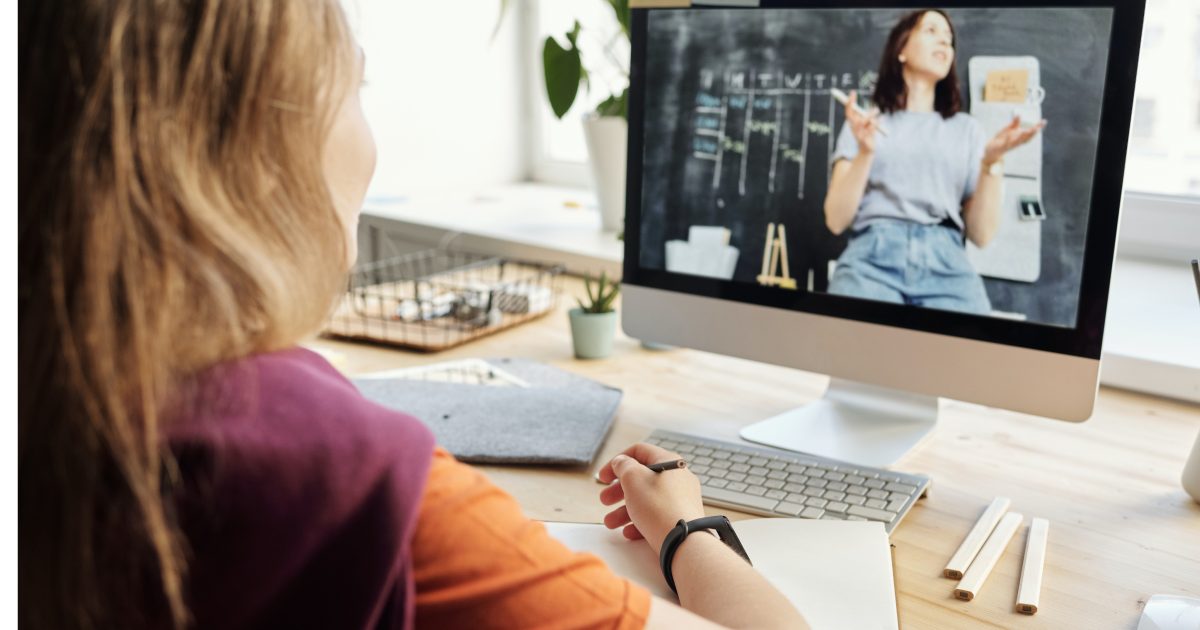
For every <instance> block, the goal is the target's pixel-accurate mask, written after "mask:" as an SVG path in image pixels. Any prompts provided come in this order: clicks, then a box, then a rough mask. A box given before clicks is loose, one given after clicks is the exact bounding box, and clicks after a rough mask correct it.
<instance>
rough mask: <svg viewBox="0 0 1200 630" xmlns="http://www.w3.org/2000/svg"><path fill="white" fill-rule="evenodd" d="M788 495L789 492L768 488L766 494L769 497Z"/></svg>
mask: <svg viewBox="0 0 1200 630" xmlns="http://www.w3.org/2000/svg"><path fill="white" fill-rule="evenodd" d="M787 495H788V493H786V492H784V491H783V490H767V495H766V496H767V498H768V499H782V498H784V497H786V496H787Z"/></svg>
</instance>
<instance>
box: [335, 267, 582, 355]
mask: <svg viewBox="0 0 1200 630" xmlns="http://www.w3.org/2000/svg"><path fill="white" fill-rule="evenodd" d="M564 271H566V267H565V266H564V265H546V264H541V263H532V262H523V261H515V260H510V259H507V258H504V257H501V256H487V255H483V254H472V253H467V252H457V251H450V250H443V249H435V250H428V251H423V252H418V253H415V254H409V255H407V256H399V257H396V258H389V259H387V260H381V261H378V262H374V263H368V264H364V265H358V266H356V267H355V268H354V269H353V270H351V272H350V282H349V286H348V287H347V289H346V293H345V294H344V295H343V296H342V298H341V300H340V301H339V302H338V305H337V307H336V308H335V309H334V312H333V315H332V316H330V318H329V319H328V320H327V322H326V324H325V328H324V330H323V331H322V333H323V334H324V335H325V336H328V337H334V338H343V339H357V340H367V341H373V342H378V343H384V344H389V345H394V346H400V347H404V348H412V349H416V350H424V351H427V352H436V351H439V350H445V349H446V348H452V347H454V346H457V345H459V344H462V343H465V342H467V341H470V340H472V339H477V338H479V337H482V336H484V335H490V334H492V333H495V332H499V331H501V330H504V329H506V328H511V327H513V326H516V325H517V324H520V323H522V322H526V321H529V320H531V319H534V318H537V317H540V316H542V315H545V314H546V313H549V312H551V311H553V310H554V309H555V308H557V307H558V300H559V298H560V297H561V294H562V288H561V285H560V282H559V278H560V276H561V275H562V273H563V272H564Z"/></svg>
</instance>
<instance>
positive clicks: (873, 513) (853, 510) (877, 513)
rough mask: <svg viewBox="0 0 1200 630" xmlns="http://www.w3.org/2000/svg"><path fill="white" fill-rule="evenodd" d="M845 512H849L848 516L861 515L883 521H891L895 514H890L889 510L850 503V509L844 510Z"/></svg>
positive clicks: (894, 518)
mask: <svg viewBox="0 0 1200 630" xmlns="http://www.w3.org/2000/svg"><path fill="white" fill-rule="evenodd" d="M846 512H847V513H848V514H850V516H861V517H863V518H869V519H871V520H872V521H883V522H884V523H891V522H892V521H894V520H896V515H895V514H892V513H891V512H884V511H883V510H873V509H871V508H868V507H863V506H861V505H851V506H850V509H849V510H846Z"/></svg>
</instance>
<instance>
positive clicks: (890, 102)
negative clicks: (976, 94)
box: [871, 9, 962, 118]
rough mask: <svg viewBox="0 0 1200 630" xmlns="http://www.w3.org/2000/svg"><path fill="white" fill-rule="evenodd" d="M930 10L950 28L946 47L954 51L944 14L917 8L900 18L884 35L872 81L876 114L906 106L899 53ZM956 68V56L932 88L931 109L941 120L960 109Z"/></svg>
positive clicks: (899, 109)
mask: <svg viewBox="0 0 1200 630" xmlns="http://www.w3.org/2000/svg"><path fill="white" fill-rule="evenodd" d="M931 11H932V12H934V13H937V14H939V15H941V16H942V17H944V18H946V23H947V24H949V25H950V37H951V39H950V47H951V48H955V49H956V50H957V48H956V47H957V45H958V38H957V36H956V35H955V34H954V22H951V21H950V16H949V15H946V12H945V11H942V10H941V9H921V10H920V11H913V12H912V13H908V14H906V15H905V16H904V17H902V18H900V21H899V22H897V23H896V26H894V27H893V28H892V32H891V34H889V35H888V39H887V45H886V46H884V48H883V59H882V60H881V61H880V62H879V79H878V80H877V81H876V82H875V94H874V96H872V99H871V100H872V101H874V103H875V106H876V107H878V108H879V111H881V112H883V113H885V114H890V113H892V112H897V111H903V110H904V108H905V107H906V105H907V102H908V87H907V86H906V85H905V83H904V64H902V63H900V51H902V50H904V47H905V46H906V45H907V44H908V38H909V36H910V35H911V34H912V32H913V29H915V28H916V27H917V25H918V24H920V22H921V18H922V17H925V14H926V13H929V12H931ZM957 65H958V59H957V56H956V58H955V60H954V63H952V64H950V73H949V74H947V75H946V78H944V79H942V80H941V81H938V82H937V85H936V86H934V91H933V109H934V111H936V112H937V113H939V114H941V115H942V118H949V117H951V116H953V115H955V114H957V113H958V111H959V110H960V109H962V94H960V93H959V86H958V73H957V72H956V71H955V69H954V68H955V66H957Z"/></svg>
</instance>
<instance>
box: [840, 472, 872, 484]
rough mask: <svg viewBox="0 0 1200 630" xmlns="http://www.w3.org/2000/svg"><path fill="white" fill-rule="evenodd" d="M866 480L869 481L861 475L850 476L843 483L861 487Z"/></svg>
mask: <svg viewBox="0 0 1200 630" xmlns="http://www.w3.org/2000/svg"><path fill="white" fill-rule="evenodd" d="M866 480H867V478H866V477H863V476H861V475H850V476H849V477H846V478H845V479H843V480H842V481H845V482H846V483H848V484H850V485H852V486H861V485H862V483H863V482H864V481H866Z"/></svg>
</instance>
